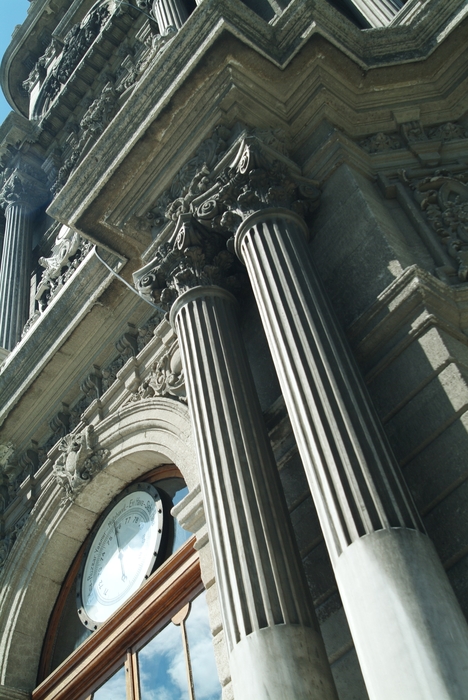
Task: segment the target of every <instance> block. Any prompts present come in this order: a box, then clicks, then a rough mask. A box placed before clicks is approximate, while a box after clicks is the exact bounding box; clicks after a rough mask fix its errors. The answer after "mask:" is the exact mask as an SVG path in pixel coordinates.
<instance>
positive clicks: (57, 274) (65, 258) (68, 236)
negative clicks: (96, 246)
mask: <svg viewBox="0 0 468 700" xmlns="http://www.w3.org/2000/svg"><path fill="white" fill-rule="evenodd" d="M91 248H92V244H91V243H90V242H89V241H87V240H85V239H84V238H82V237H81V236H80V235H79V234H78V233H77V232H76V231H74V230H73V229H71V228H69V227H68V226H62V227H61V228H60V231H59V233H58V236H57V238H56V239H55V244H54V246H53V248H52V255H51V256H50V257H48V258H44V257H41V258H39V265H41V267H43V268H45V269H44V272H43V274H42V277H41V280H40V282H39V284H38V286H37V291H36V296H35V298H36V300H37V301H38V302H39V305H40V307H41V310H43V309H44V308H45V307H46V306H47V304H48V303H49V302H50V300H51V299H52V298H53V297H54V296H55V295H56V294H57V292H59V291H60V289H62V287H63V286H64V284H65V283H66V282H67V280H68V279H69V278H70V277H71V276H72V275H73V273H74V272H75V270H76V269H77V267H78V266H79V265H80V263H81V262H82V261H83V260H84V258H85V257H86V255H87V254H88V252H89V251H90V249H91Z"/></svg>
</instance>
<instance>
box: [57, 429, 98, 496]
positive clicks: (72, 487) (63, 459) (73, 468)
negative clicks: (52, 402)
mask: <svg viewBox="0 0 468 700" xmlns="http://www.w3.org/2000/svg"><path fill="white" fill-rule="evenodd" d="M95 448H96V438H95V435H94V428H93V426H92V425H89V426H87V427H86V428H85V429H84V430H83V431H82V432H81V433H78V434H76V435H73V434H69V435H66V436H65V437H64V438H62V439H61V440H60V443H59V450H60V452H61V453H62V454H61V455H60V457H59V458H58V459H57V461H56V462H55V464H54V466H53V474H54V477H55V479H56V481H57V482H58V483H59V484H60V486H61V487H62V489H63V490H64V492H65V495H64V497H63V499H62V505H64V504H66V503H67V502H73V501H74V500H75V498H76V497H77V495H78V494H79V493H80V492H81V491H82V490H83V488H84V487H85V486H86V485H87V484H88V483H89V482H90V481H91V479H92V478H93V477H94V476H95V474H97V473H98V472H99V471H100V470H101V469H102V466H103V464H104V461H105V459H106V457H107V456H108V454H109V450H105V449H100V450H96V449H95Z"/></svg>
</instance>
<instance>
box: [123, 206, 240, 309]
mask: <svg viewBox="0 0 468 700" xmlns="http://www.w3.org/2000/svg"><path fill="white" fill-rule="evenodd" d="M226 240H227V236H225V235H223V234H220V233H218V232H215V231H206V229H204V228H203V227H202V226H200V224H199V223H197V221H195V219H194V218H193V217H192V215H191V214H182V215H180V216H179V219H178V222H177V226H176V229H175V232H174V234H173V236H172V237H171V239H170V240H169V241H168V242H167V243H165V244H162V245H161V246H159V248H158V250H157V253H156V257H155V258H154V260H152V261H151V263H149V265H147V266H146V267H145V268H143V270H140V271H139V272H138V273H135V275H134V280H135V284H136V288H137V290H138V291H139V293H140V294H141V295H142V296H143V297H145V298H147V299H149V300H151V301H152V302H155V301H156V302H157V303H158V304H160V305H161V306H162V307H164V308H167V309H169V308H170V306H171V305H172V303H173V302H174V301H175V299H176V298H177V297H178V296H179V295H180V294H182V293H183V292H185V291H187V290H188V289H191V288H193V287H197V286H200V285H202V286H204V285H213V284H214V285H220V286H224V287H226V288H227V289H232V290H234V289H238V288H239V287H241V281H242V278H243V277H245V275H243V274H242V273H241V272H240V267H239V265H238V262H237V260H236V258H235V256H234V255H233V254H232V253H230V252H229V251H228V250H227V249H226Z"/></svg>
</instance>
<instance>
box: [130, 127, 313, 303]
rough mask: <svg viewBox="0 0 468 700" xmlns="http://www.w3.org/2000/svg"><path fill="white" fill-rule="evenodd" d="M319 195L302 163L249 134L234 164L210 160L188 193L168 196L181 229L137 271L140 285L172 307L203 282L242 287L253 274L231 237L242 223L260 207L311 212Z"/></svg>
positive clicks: (145, 294)
mask: <svg viewBox="0 0 468 700" xmlns="http://www.w3.org/2000/svg"><path fill="white" fill-rule="evenodd" d="M181 172H182V171H181ZM175 189H176V190H177V189H178V188H177V187H176V188H175ZM319 201H320V190H319V189H318V187H317V183H316V182H314V181H312V180H310V179H308V178H305V177H303V176H301V175H300V174H299V171H298V168H297V166H295V165H294V164H293V163H292V162H291V161H290V160H289V159H287V158H286V157H284V156H283V155H282V154H279V153H278V152H277V151H274V150H272V149H271V148H270V147H269V146H268V145H266V144H265V143H264V142H262V141H261V140H260V139H259V138H258V137H256V136H245V137H244V138H243V139H242V141H241V143H240V147H239V149H238V151H237V154H236V156H235V158H234V161H233V162H232V164H231V165H230V166H227V167H224V169H222V166H220V168H218V169H216V168H214V169H213V170H212V171H211V170H210V168H208V166H207V165H206V164H203V165H202V167H201V168H200V169H199V170H198V172H196V173H195V175H194V176H193V178H192V180H191V181H190V183H189V184H188V185H184V187H183V188H182V194H181V196H179V197H177V198H176V199H174V200H173V201H171V202H170V203H169V204H168V206H167V207H166V210H165V213H164V216H165V218H166V219H168V220H172V221H175V222H176V227H175V230H174V232H173V234H172V236H171V237H170V239H169V240H168V241H167V242H165V243H161V245H160V246H159V247H158V249H157V252H156V256H155V258H154V259H153V260H152V261H151V262H150V263H149V264H148V265H146V266H145V267H144V268H142V269H141V270H139V271H138V272H136V273H134V276H133V277H134V282H135V286H136V288H137V290H138V292H139V293H140V294H141V295H142V296H143V297H145V298H147V299H149V300H150V301H152V302H156V303H159V304H160V305H161V306H163V307H166V308H170V306H171V305H172V303H173V302H174V301H175V299H176V298H177V297H178V296H179V295H180V294H182V293H183V292H184V291H186V290H188V289H190V288H193V287H196V286H200V285H202V286H204V285H219V286H223V287H225V288H226V289H228V290H230V291H233V292H236V291H239V290H240V289H242V286H243V284H244V281H245V279H246V277H245V275H243V274H242V273H241V272H240V268H239V267H238V266H237V261H236V258H235V256H234V255H233V254H232V253H231V250H230V248H231V246H230V240H229V239H230V238H232V235H233V234H234V233H235V232H236V230H237V228H238V226H239V224H240V223H241V222H242V221H243V220H244V219H245V218H247V217H248V216H249V215H251V214H253V213H255V212H258V211H260V210H261V209H267V208H268V209H269V208H277V207H280V208H289V209H291V210H292V211H294V212H296V213H297V214H299V215H300V216H302V217H303V218H306V219H307V217H308V215H309V214H310V213H311V212H312V211H314V210H315V209H316V208H317V207H318V205H319Z"/></svg>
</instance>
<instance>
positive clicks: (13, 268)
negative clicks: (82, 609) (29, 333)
mask: <svg viewBox="0 0 468 700" xmlns="http://www.w3.org/2000/svg"><path fill="white" fill-rule="evenodd" d="M21 192H22V190H21V188H20V187H19V186H18V187H17V188H16V193H17V194H18V196H17V197H16V196H15V193H12V192H10V194H9V195H8V194H7V196H6V197H4V198H3V204H4V206H5V218H6V225H5V236H4V242H3V252H2V259H1V265H0V347H3V348H5V349H6V350H12V349H13V348H14V346H15V345H16V343H17V342H18V341H19V340H20V338H21V332H22V330H23V327H24V324H25V323H26V321H27V319H28V313H29V294H30V275H31V253H32V233H33V231H32V225H31V206H30V204H29V203H28V201H27V200H26V199H25V198H23V197H22V196H21Z"/></svg>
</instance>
